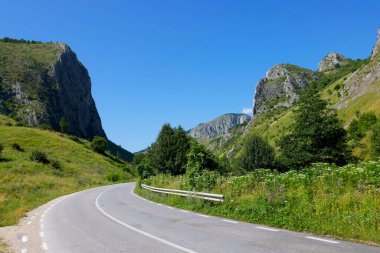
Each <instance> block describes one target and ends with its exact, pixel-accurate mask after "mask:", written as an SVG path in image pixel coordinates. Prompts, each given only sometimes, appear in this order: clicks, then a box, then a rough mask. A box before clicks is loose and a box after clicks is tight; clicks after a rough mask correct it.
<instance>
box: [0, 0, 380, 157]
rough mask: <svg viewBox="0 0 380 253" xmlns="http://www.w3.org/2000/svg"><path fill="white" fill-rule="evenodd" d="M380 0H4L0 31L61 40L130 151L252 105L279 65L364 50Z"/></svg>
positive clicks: (116, 137) (112, 131) (379, 22)
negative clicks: (168, 128)
mask: <svg viewBox="0 0 380 253" xmlns="http://www.w3.org/2000/svg"><path fill="white" fill-rule="evenodd" d="M379 13H380V1H331V0H330V1H304V0H303V1H254V0H251V1H248V0H247V1H243V0H230V1H224V0H134V1H130V0H125V1H112V0H108V1H96V0H91V1H89V0H88V1H85V0H81V1H79V0H76V1H71V0H65V1H51V0H49V1H47V0H46V1H39V0H34V1H29V0H24V1H20V0H9V1H5V0H3V1H1V15H0V24H1V26H0V37H5V36H7V37H13V38H24V39H30V40H42V41H62V42H65V43H67V44H69V45H70V46H71V48H72V49H73V50H74V51H75V52H76V53H77V55H78V57H79V59H80V60H81V61H82V62H83V64H84V65H85V66H86V67H87V69H88V70H89V73H90V76H91V78H92V92H93V96H94V99H95V101H96V104H97V107H98V110H99V113H100V116H101V118H102V123H103V127H104V129H105V131H106V133H107V135H108V137H109V138H110V139H111V140H113V141H114V142H116V143H118V144H121V145H122V146H123V147H125V148H127V149H128V150H131V151H139V150H141V149H143V148H145V147H147V146H148V145H150V144H151V143H152V142H153V141H154V140H155V138H156V136H157V133H158V131H159V130H160V128H161V126H162V124H164V123H165V122H169V123H171V124H172V125H173V126H176V125H179V124H180V125H182V126H183V127H184V128H185V129H189V128H191V127H193V126H195V125H197V124H198V123H201V122H206V121H209V120H211V119H213V118H215V117H217V116H219V115H221V114H224V113H230V112H241V111H242V109H243V108H244V107H247V108H250V107H252V97H253V93H254V88H255V85H256V83H257V81H258V79H259V78H261V77H263V76H264V75H265V72H266V71H267V70H268V69H269V68H270V67H271V66H272V65H274V64H277V63H293V64H297V65H300V66H302V67H307V68H310V69H316V67H317V64H318V62H319V61H320V59H321V58H323V57H324V56H325V55H326V54H327V53H328V52H329V51H337V52H340V53H342V54H344V55H346V56H348V57H350V58H365V57H368V56H369V55H370V52H371V49H372V46H373V45H374V42H375V39H376V30H377V28H378V27H380V18H379Z"/></svg>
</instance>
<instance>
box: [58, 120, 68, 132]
mask: <svg viewBox="0 0 380 253" xmlns="http://www.w3.org/2000/svg"><path fill="white" fill-rule="evenodd" d="M59 127H60V128H61V132H62V133H65V132H66V131H67V128H68V124H67V121H66V119H65V118H63V117H62V118H61V120H60V121H59Z"/></svg>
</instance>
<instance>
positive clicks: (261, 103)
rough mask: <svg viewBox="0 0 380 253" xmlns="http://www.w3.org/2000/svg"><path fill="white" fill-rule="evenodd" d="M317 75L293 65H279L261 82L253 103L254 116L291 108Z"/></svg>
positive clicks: (271, 69)
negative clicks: (273, 110)
mask: <svg viewBox="0 0 380 253" xmlns="http://www.w3.org/2000/svg"><path fill="white" fill-rule="evenodd" d="M316 78H317V76H316V74H315V73H314V72H313V71H311V70H308V69H305V68H301V67H298V66H296V65H291V64H278V65H275V66H273V67H272V68H270V69H269V70H268V72H267V73H266V77H265V78H262V79H260V80H259V82H258V84H257V85H256V91H255V96H254V102H253V114H254V115H256V114H261V113H264V112H266V111H268V110H270V109H273V108H277V107H281V106H283V107H290V106H291V105H292V104H293V103H294V102H295V101H297V100H298V98H299V95H298V94H299V92H300V91H302V90H304V89H305V88H306V87H307V86H308V85H309V83H311V82H312V81H314V80H316Z"/></svg>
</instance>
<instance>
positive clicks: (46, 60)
mask: <svg viewBox="0 0 380 253" xmlns="http://www.w3.org/2000/svg"><path fill="white" fill-rule="evenodd" d="M0 111H1V112H2V113H4V114H6V115H9V116H11V117H12V118H14V119H16V120H18V121H21V122H23V123H24V124H27V125H30V126H39V125H50V126H51V127H52V128H53V129H55V130H59V129H60V127H59V121H60V120H61V119H62V118H64V119H65V120H66V122H67V125H68V128H67V133H69V134H73V135H77V136H79V137H83V138H86V139H91V138H92V137H93V136H95V135H99V136H105V133H104V131H103V128H102V124H101V120H100V117H99V114H98V111H97V109H96V106H95V102H94V100H93V98H92V95H91V80H90V77H89V74H88V71H87V69H86V68H85V67H84V66H83V65H82V64H81V62H80V61H79V60H78V58H77V56H76V54H75V53H74V52H73V51H72V50H71V49H70V47H69V46H67V45H65V44H63V43H40V42H25V41H11V42H9V41H6V40H2V41H0Z"/></svg>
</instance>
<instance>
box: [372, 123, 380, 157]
mask: <svg viewBox="0 0 380 253" xmlns="http://www.w3.org/2000/svg"><path fill="white" fill-rule="evenodd" d="M371 145H372V158H373V159H377V158H379V157H380V121H378V122H377V123H376V124H375V125H374V126H373V127H372V135H371Z"/></svg>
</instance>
